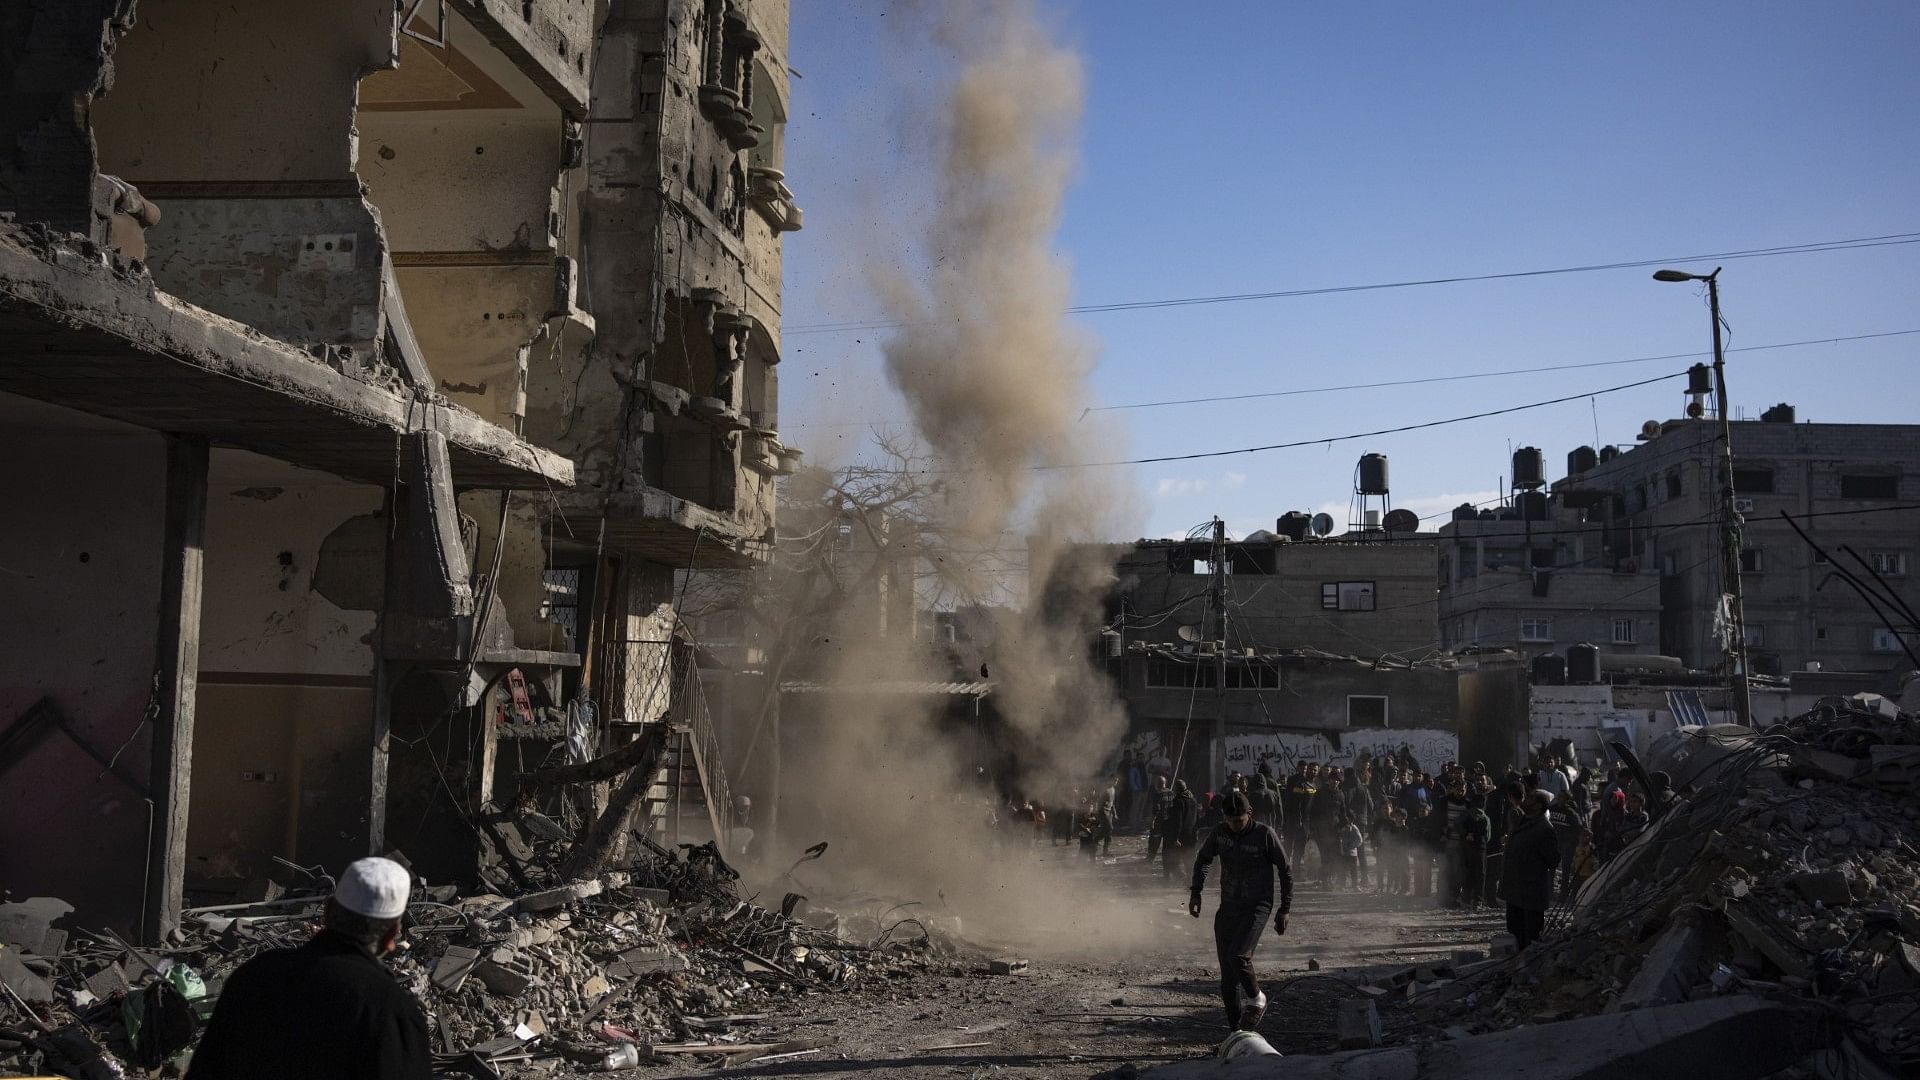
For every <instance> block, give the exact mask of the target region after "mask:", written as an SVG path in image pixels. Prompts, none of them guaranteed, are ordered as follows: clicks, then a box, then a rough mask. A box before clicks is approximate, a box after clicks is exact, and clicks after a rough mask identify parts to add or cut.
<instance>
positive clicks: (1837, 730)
mask: <svg viewBox="0 0 1920 1080" xmlns="http://www.w3.org/2000/svg"><path fill="white" fill-rule="evenodd" d="M1881 700H1882V701H1884V699H1881ZM1909 759H1911V760H1912V761H1913V764H1914V767H1915V771H1914V772H1913V773H1911V774H1909V773H1907V772H1906V771H1904V765H1901V766H1898V767H1892V768H1886V769H1884V770H1883V768H1882V767H1883V766H1888V765H1889V764H1890V763H1904V762H1907V761H1908V760H1909ZM1915 793H1920V723H1916V721H1915V718H1913V717H1910V716H1908V715H1906V714H1899V713H1894V714H1889V713H1888V712H1887V711H1886V710H1885V709H1884V708H1881V707H1879V706H1878V705H1876V706H1875V707H1873V708H1871V709H1867V708H1856V707H1854V706H1853V705H1851V704H1848V703H1846V702H1845V701H1844V700H1842V699H1834V700H1832V701H1829V702H1825V703H1823V704H1822V705H1821V706H1820V707H1819V708H1816V709H1815V710H1813V711H1812V712H1809V713H1807V714H1805V715H1803V716H1801V717H1798V718H1796V719H1794V720H1792V721H1789V722H1787V723H1785V724H1782V725H1779V726H1777V727H1775V728H1772V729H1770V730H1768V731H1766V732H1764V733H1760V734H1757V735H1755V736H1754V737H1752V738H1750V739H1748V740H1747V741H1746V742H1745V743H1744V744H1742V745H1741V746H1740V747H1739V748H1738V749H1735V750H1733V751H1731V752H1729V753H1727V754H1726V755H1724V756H1723V757H1722V758H1721V759H1720V760H1719V761H1717V762H1716V763H1715V765H1714V766H1713V768H1711V769H1710V770H1707V771H1706V772H1704V773H1702V774H1701V775H1700V776H1699V777H1698V778H1697V779H1696V781H1695V783H1694V785H1693V786H1692V787H1691V788H1690V789H1688V790H1685V791H1683V792H1682V793H1681V798H1680V800H1679V801H1678V802H1676V803H1675V804H1674V806H1673V807H1672V808H1671V809H1670V810H1669V811H1668V812H1667V813H1666V814H1665V815H1664V816H1663V817H1662V818H1661V819H1660V820H1658V821H1657V822H1655V824H1654V826H1653V827H1652V828H1649V829H1647V830H1646V831H1645V832H1643V833H1642V834H1641V835H1640V836H1639V837H1638V838H1637V839H1635V840H1634V841H1633V842H1632V843H1630V844H1628V845H1627V847H1626V848H1625V849H1624V850H1623V851H1621V852H1620V853H1619V854H1618V855H1616V856H1615V857H1614V858H1613V859H1611V860H1610V861H1609V862H1607V863H1606V864H1604V865H1603V866H1601V867H1600V868H1599V870H1598V872H1597V873H1595V874H1594V876H1593V877H1591V878H1590V879H1589V880H1587V882H1586V883H1585V884H1584V885H1583V886H1582V887H1581V889H1580V890H1579V892H1578V894H1577V897H1576V899H1575V900H1574V901H1573V902H1572V903H1571V904H1570V905H1564V906H1563V907H1562V908H1561V909H1559V910H1557V911H1555V912H1553V913H1551V915H1550V918H1549V923H1548V931H1547V934H1546V936H1545V938H1544V939H1543V940H1542V942H1541V943H1540V944H1539V945H1537V946H1535V947H1533V948H1530V949H1529V950H1527V952H1526V954H1525V955H1523V956H1518V957H1511V958H1509V959H1505V960H1503V961H1501V962H1498V963H1495V964H1491V965H1488V966H1487V967H1486V968H1485V969H1481V970H1473V969H1472V968H1471V967H1469V968H1467V969H1466V970H1465V971H1456V972H1455V973H1454V974H1455V975H1456V976H1457V977H1458V979H1459V981H1458V983H1457V984H1456V985H1455V986H1453V987H1449V990H1450V991H1451V992H1449V993H1446V994H1424V993H1423V994H1420V995H1417V997H1416V999H1415V1001H1414V1002H1413V1003H1412V1004H1411V1005H1410V1006H1408V1007H1409V1008H1411V1009H1412V1010H1413V1011H1414V1012H1415V1013H1416V1014H1417V1016H1418V1022H1417V1023H1404V1024H1401V1023H1395V1024H1390V1028H1392V1029H1394V1030H1401V1031H1404V1033H1405V1037H1406V1038H1440V1037H1444V1036H1445V1035H1446V1034H1447V1033H1448V1031H1449V1029H1450V1028H1451V1027H1454V1026H1457V1025H1461V1024H1467V1025H1471V1026H1472V1027H1474V1028H1475V1029H1476V1030H1482V1031H1486V1030H1493V1031H1499V1030H1502V1029H1514V1028H1518V1027H1521V1026H1523V1025H1537V1024H1542V1023H1548V1022H1554V1021H1558V1020H1562V1019H1565V1018H1568V1017H1589V1016H1592V1015H1593V1014H1595V1013H1605V1014H1618V1013H1629V1012H1631V1013H1634V1014H1636V1015H1646V1014H1649V1013H1656V1012H1661V1011H1662V1010H1665V1009H1670V1008H1677V1007H1684V1006H1686V1005H1688V1004H1694V1005H1705V1004H1708V1003H1711V1002H1713V1001H1716V1000H1719V1001H1725V1000H1731V999H1732V998H1735V997H1738V996H1739V995H1741V994H1743V993H1756V994H1765V995H1767V996H1769V997H1771V998H1773V999H1776V1000H1777V1001H1778V1002H1779V1003H1780V1004H1781V1005H1782V1006H1783V1007H1784V1006H1787V1005H1802V1004H1804V1005H1806V1006H1807V1007H1818V1008H1820V1009H1823V1010H1826V1014H1827V1015H1829V1016H1832V1015H1835V1014H1836V1013H1838V1012H1844V1013H1845V1014H1846V1015H1847V1016H1848V1017H1849V1018H1850V1019H1852V1020H1853V1021H1854V1023H1855V1024H1856V1025H1857V1026H1856V1027H1855V1028H1854V1031H1853V1035H1854V1038H1855V1039H1857V1040H1858V1042H1859V1049H1860V1051H1861V1052H1862V1053H1866V1054H1868V1055H1869V1056H1871V1057H1873V1058H1874V1059H1875V1060H1878V1061H1880V1062H1882V1063H1883V1064H1887V1065H1891V1066H1892V1068H1893V1070H1894V1071H1896V1072H1898V1071H1901V1070H1908V1071H1911V1070H1914V1069H1917V1068H1920V1028H1916V1027H1915V1026H1914V1025H1912V1024H1911V1023H1905V1024H1903V1023H1897V1022H1894V1021H1896V1020H1897V1019H1898V1018H1897V1017H1895V1016H1893V1015H1891V1013H1890V1014H1889V1015H1888V1016H1886V1017H1882V1016H1881V1015H1880V1013H1881V1011H1882V1005H1883V1004H1884V1002H1881V1001H1875V1000H1871V999H1873V998H1874V997H1875V995H1886V994H1907V993H1910V992H1911V991H1913V990H1916V989H1920V801H1916V800H1915V799H1913V798H1912V797H1911V796H1912V795H1913V794H1915ZM1492 951H1493V954H1494V956H1496V957H1501V956H1505V955H1507V954H1508V953H1509V951H1510V946H1509V943H1508V942H1506V941H1502V940H1500V939H1499V938H1496V940H1495V942H1494V945H1493V950H1492ZM1409 985H1415V984H1409ZM1423 989H1424V987H1423ZM1463 990H1464V991H1465V992H1464V993H1463V992H1461V991H1463ZM1816 1002H1817V1005H1816ZM1901 1004H1902V1005H1903V1007H1904V1009H1911V1008H1912V1002H1911V1001H1904V1002H1901ZM1883 1021H1885V1022H1883ZM1576 1022H1578V1021H1576ZM1556 1026H1558V1027H1566V1026H1568V1025H1565V1024H1559V1025H1556ZM1389 1041H1393V1040H1392V1039H1390V1040H1389ZM1464 1044H1465V1041H1464V1040H1456V1041H1454V1042H1453V1043H1452V1045H1464ZM1779 1060H1781V1061H1786V1060H1797V1058H1796V1059H1788V1058H1781V1059H1779ZM1289 1061H1290V1062H1293V1063H1295V1064H1297V1062H1298V1059H1292V1058H1290V1059H1289ZM1777 1068H1778V1067H1777V1066H1776V1069H1775V1071H1777ZM1706 1071H1707V1072H1708V1073H1711V1074H1712V1075H1715V1076H1720V1075H1730V1074H1729V1073H1728V1072H1726V1071H1725V1069H1724V1068H1723V1067H1721V1066H1719V1065H1717V1064H1716V1065H1715V1067H1713V1068H1712V1069H1709V1070H1706ZM1301 1075H1308V1074H1301Z"/></svg>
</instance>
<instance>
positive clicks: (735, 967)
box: [0, 845, 962, 1077]
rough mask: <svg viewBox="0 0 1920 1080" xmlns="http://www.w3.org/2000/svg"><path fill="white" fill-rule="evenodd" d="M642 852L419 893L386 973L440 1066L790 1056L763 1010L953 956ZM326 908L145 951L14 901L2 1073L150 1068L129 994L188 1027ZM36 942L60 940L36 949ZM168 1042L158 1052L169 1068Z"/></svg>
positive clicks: (264, 915) (950, 944) (917, 939)
mask: <svg viewBox="0 0 1920 1080" xmlns="http://www.w3.org/2000/svg"><path fill="white" fill-rule="evenodd" d="M649 846H651V845H649ZM652 850H653V855H651V856H643V857H642V862H641V864H640V865H638V866H636V867H634V868H632V869H630V870H628V871H621V872H615V873H611V874H608V875H605V876H603V877H601V878H598V879H595V880H591V881H582V882H573V883H568V884H565V885H559V886H555V887H552V888H545V889H540V890H536V891H532V892H529V893H527V894H525V895H522V896H519V897H507V896H499V895H494V894H491V893H483V894H479V895H472V896H464V897H462V896H455V895H453V894H452V890H450V889H446V888H440V889H432V890H426V891H425V893H426V896H427V897H429V898H427V899H420V897H421V896H422V891H421V890H419V889H418V888H417V889H416V893H415V896H416V902H415V903H414V904H412V905H410V906H409V911H408V927H407V931H406V934H405V937H404V946H405V947H404V948H403V949H402V950H401V951H399V952H398V953H396V954H395V956H394V957H391V958H389V966H390V967H391V968H392V970H393V971H394V974H395V976H396V977H397V978H398V979H400V981H401V982H402V983H403V984H404V985H405V986H407V987H408V988H409V990H410V991H411V992H412V993H413V994H414V995H415V997H416V998H418V999H419V1001H420V1002H421V1004H422V1006H423V1008H424V1009H425V1011H426V1014H427V1017H428V1024H429V1028H430V1031H431V1034H432V1037H433V1039H434V1043H435V1049H436V1052H437V1054H438V1056H439V1060H440V1062H441V1064H442V1065H447V1066H452V1065H456V1064H460V1063H462V1062H464V1065H463V1066H462V1067H465V1068H467V1070H468V1071H469V1072H471V1071H472V1070H473V1067H474V1066H476V1065H477V1066H479V1067H481V1068H484V1069H492V1070H494V1071H495V1072H496V1073H498V1074H501V1075H511V1073H512V1071H513V1070H514V1069H527V1068H538V1069H543V1070H552V1069H556V1068H568V1069H587V1070H593V1071H598V1070H600V1069H602V1068H606V1067H609V1066H608V1065H607V1062H608V1061H609V1060H610V1058H609V1055H613V1056H614V1058H615V1059H618V1058H624V1059H626V1060H628V1061H630V1062H631V1063H637V1064H646V1063H648V1062H656V1061H660V1060H664V1058H662V1057H661V1055H665V1054H680V1055H685V1054H693V1055H698V1056H703V1057H710V1058H712V1059H714V1060H726V1061H728V1062H737V1061H745V1060H752V1059H754V1058H758V1057H761V1056H769V1055H773V1054H776V1053H777V1054H793V1055H798V1054H801V1053H803V1052H807V1051H811V1050H816V1049H818V1048H819V1046H820V1045H821V1044H820V1043H819V1041H818V1040H811V1041H809V1040H795V1039H792V1038H789V1037H786V1036H785V1035H784V1034H782V1032H781V1031H780V1025H779V1024H778V1023H777V1022H776V1021H774V1020H772V1019H770V1017H771V1016H772V1015H773V1013H774V1009H773V1006H774V1005H775V1003H776V1002H778V1001H779V1000H780V999H782V998H785V997H790V996H792V995H795V994H811V993H817V992H822V991H830V990H833V989H836V988H838V987H842V986H846V985H849V984H852V983H856V982H860V981H863V980H874V979H885V978H895V977H907V976H911V975H915V974H919V973H922V972H927V971H933V970H949V969H955V968H957V966H958V965H959V964H960V963H961V962H962V958H961V956H960V953H959V949H958V947H957V946H956V945H955V943H954V940H953V938H952V937H950V936H949V935H948V934H946V933H944V932H942V930H941V928H940V927H939V926H938V925H937V924H935V925H934V926H932V927H929V926H928V925H927V924H926V922H925V921H923V920H919V919H914V918H905V919H900V918H898V917H897V915H896V916H895V918H894V919H893V920H892V921H891V922H888V920H887V915H888V914H889V913H888V912H881V913H879V914H878V915H875V914H870V913H866V912H851V911H850V912H849V914H848V916H847V917H845V918H842V917H840V916H838V915H835V914H833V913H831V912H828V911H824V910H820V909H804V901H800V900H797V899H794V900H790V902H789V903H788V904H786V905H784V906H785V908H786V913H785V914H783V913H782V912H781V911H776V910H769V909H767V908H763V907H760V906H759V905H757V904H754V903H752V902H750V901H748V900H745V899H742V898H741V897H740V895H739V893H738V890H737V888H736V886H735V884H734V877H733V875H732V872H731V870H730V869H729V868H727V867H726V866H725V864H724V863H723V862H721V861H720V860H718V859H717V858H715V857H713V855H712V853H711V852H706V853H705V857H704V858H703V857H702V852H701V849H693V851H692V852H691V853H690V855H680V854H677V853H672V852H668V851H666V850H665V849H661V848H653V849H652ZM323 899H324V897H323V896H322V895H317V894H316V895H312V896H307V897H295V898H290V899H284V900H276V901H273V902H270V903H263V904H261V905H256V906H252V907H241V908H238V909H237V910H223V911H220V912H219V913H212V912H205V911H202V912H199V913H190V918H191V920H192V921H191V924H190V926H189V927H188V928H186V929H184V930H182V931H180V932H177V933H176V935H175V940H174V941H172V942H171V943H170V944H169V945H168V946H167V947H165V948H156V949H150V950H134V949H131V948H129V947H127V946H125V945H124V944H123V943H122V942H120V941H119V939H117V938H114V937H112V936H111V935H105V934H95V933H93V932H91V931H89V930H88V929H87V928H84V927H72V928H68V929H65V930H61V931H55V930H53V928H51V927H50V926H49V925H48V921H49V920H48V919H46V918H32V917H28V916H30V915H32V914H34V913H33V912H29V911H26V910H24V908H25V905H19V904H8V905H0V928H5V929H6V932H7V934H8V937H7V938H6V939H5V940H4V941H0V983H4V985H5V986H6V987H7V989H6V990H5V991H0V1074H7V1073H10V1072H24V1073H28V1074H35V1073H41V1074H47V1073H52V1074H59V1075H70V1076H87V1077H96V1076H98V1077H113V1076H131V1075H144V1073H142V1071H141V1069H142V1067H143V1066H145V1067H149V1068H151V1067H155V1066H159V1065H160V1064H162V1061H160V1060H152V1058H151V1057H149V1059H148V1060H147V1061H145V1062H142V1061H141V1054H140V1053H139V1052H138V1050H136V1048H135V1046H134V1045H133V1043H132V1042H131V1041H130V1040H129V1036H128V1025H127V1019H126V1017H127V1015H128V1013H127V1007H126V1003H127V1001H128V1000H129V999H130V998H136V999H137V998H140V996H141V995H142V994H143V993H145V990H144V989H143V988H147V987H150V986H151V985H152V984H154V983H156V982H160V981H167V982H170V983H178V984H185V985H193V986H198V985H200V984H201V983H202V982H204V995H203V996H200V997H198V999H197V1000H192V1001H191V1004H192V1007H193V1009H194V1011H195V1012H197V1013H198V1014H199V1016H200V1018H201V1019H202V1020H204V1019H205V1017H206V1016H209V1015H211V1012H212V1005H213V1002H214V1000H215V999H217V997H218V994H219V989H220V985H221V983H222V982H223V980H224V979H225V977H226V976H227V975H228V974H230V973H231V972H232V971H233V970H234V969H235V968H237V967H238V966H239V965H240V964H241V963H243V962H245V961H246V960H247V959H248V958H250V957H252V956H253V955H255V954H257V953H259V952H261V951H263V950H265V949H269V948H278V947H284V946H289V945H297V944H299V943H300V942H302V941H304V940H305V939H306V938H307V937H308V936H309V935H310V934H311V933H312V931H313V930H314V929H316V928H317V919H318V916H319V909H320V903H321V901H322V900H323ZM882 906H884V904H883V905H882ZM895 906H896V908H897V907H898V906H899V905H895ZM10 916H15V917H12V918H10ZM847 933H862V934H863V936H862V938H861V939H860V940H853V939H850V938H849V937H847V936H845V935H846V934H847ZM53 934H58V935H59V938H60V941H59V943H58V944H57V945H55V947H53V948H48V946H49V945H53V944H54V941H53ZM21 938H31V939H32V941H31V943H23V942H21V941H20V940H18V939H21ZM189 973H190V974H191V975H192V981H191V983H189V982H188V980H187V978H186V975H187V974H189ZM187 996H188V997H189V998H192V997H193V995H187ZM56 1035H57V1036H58V1037H57V1038H56ZM626 1046H631V1047H632V1049H631V1050H625V1049H622V1048H623V1047H626ZM185 1049H189V1048H188V1047H184V1046H182V1047H175V1048H173V1050H172V1051H170V1052H168V1053H167V1054H166V1055H165V1059H163V1060H174V1061H175V1062H176V1064H177V1061H178V1058H179V1057H180V1054H179V1051H181V1050H185ZM89 1057H91V1058H93V1060H92V1062H91V1064H89V1063H88V1061H86V1060H83V1059H86V1058H89ZM621 1067H624V1066H621ZM103 1070H104V1071H103ZM155 1075H158V1073H155ZM475 1075H484V1073H475Z"/></svg>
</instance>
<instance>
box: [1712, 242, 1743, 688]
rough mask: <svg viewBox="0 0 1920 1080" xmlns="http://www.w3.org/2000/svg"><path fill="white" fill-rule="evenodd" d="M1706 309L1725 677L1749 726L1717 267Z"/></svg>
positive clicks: (1738, 538) (1736, 514)
mask: <svg viewBox="0 0 1920 1080" xmlns="http://www.w3.org/2000/svg"><path fill="white" fill-rule="evenodd" d="M1705 281H1706V283H1707V308H1708V310H1709V311H1710V312H1711V313H1712V315H1713V403H1714V407H1715V408H1717V409H1719V410H1720V469H1721V474H1720V529H1721V545H1722V546H1723V547H1724V548H1725V551H1724V553H1723V554H1724V556H1725V560H1726V568H1727V569H1726V579H1727V622H1728V623H1729V624H1730V625H1729V628H1728V632H1727V677H1728V678H1729V679H1730V680H1732V685H1731V690H1732V693H1733V708H1734V711H1735V712H1736V713H1738V714H1739V717H1740V722H1741V723H1743V724H1746V725H1748V726H1752V724H1753V690H1752V687H1751V686H1750V685H1749V682H1748V678H1747V676H1748V674H1749V672H1748V668H1747V611H1746V602H1745V599H1744V597H1745V591H1744V590H1743V589H1742V588H1741V586H1740V548H1741V533H1742V530H1741V527H1740V525H1741V522H1740V514H1739V511H1737V510H1736V509H1735V508H1734V503H1733V498H1734V491H1733V422H1732V420H1731V419H1730V418H1729V417H1728V415H1727V354H1726V350H1725V348H1724V347H1723V346H1722V344H1721V341H1720V267H1717V266H1716V267H1714V268H1713V273H1711V274H1708V275H1706V278H1705Z"/></svg>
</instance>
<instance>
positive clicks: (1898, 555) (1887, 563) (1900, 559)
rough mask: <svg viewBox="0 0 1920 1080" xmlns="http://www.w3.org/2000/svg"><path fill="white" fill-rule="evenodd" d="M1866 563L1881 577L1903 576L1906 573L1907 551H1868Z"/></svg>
mask: <svg viewBox="0 0 1920 1080" xmlns="http://www.w3.org/2000/svg"><path fill="white" fill-rule="evenodd" d="M1867 565H1868V566H1871V567H1873V572H1874V573H1876V574H1879V575H1880V576H1882V577H1904V576H1905V575H1906V573H1907V553H1906V552H1904V551H1869V552H1867Z"/></svg>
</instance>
